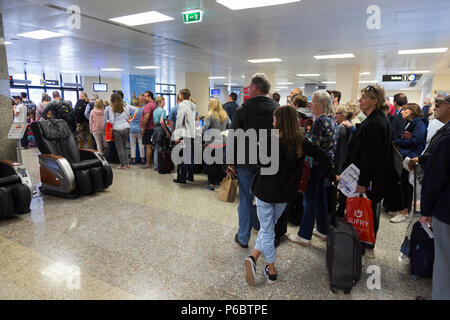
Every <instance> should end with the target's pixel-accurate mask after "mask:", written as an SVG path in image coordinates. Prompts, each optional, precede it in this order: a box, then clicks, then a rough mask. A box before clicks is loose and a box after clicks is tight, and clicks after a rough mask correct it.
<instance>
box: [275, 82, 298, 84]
mask: <svg viewBox="0 0 450 320" xmlns="http://www.w3.org/2000/svg"><path fill="white" fill-rule="evenodd" d="M278 84H280V85H286V84H294V82H278Z"/></svg>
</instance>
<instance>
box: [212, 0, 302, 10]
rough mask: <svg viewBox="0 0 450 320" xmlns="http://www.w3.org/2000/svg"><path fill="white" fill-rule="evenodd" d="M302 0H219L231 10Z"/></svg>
mask: <svg viewBox="0 0 450 320" xmlns="http://www.w3.org/2000/svg"><path fill="white" fill-rule="evenodd" d="M300 1H301V0H245V1H242V0H217V2H218V3H220V4H221V5H224V6H225V7H227V8H229V9H231V10H242V9H249V8H258V7H268V6H276V5H280V4H286V3H292V2H300Z"/></svg>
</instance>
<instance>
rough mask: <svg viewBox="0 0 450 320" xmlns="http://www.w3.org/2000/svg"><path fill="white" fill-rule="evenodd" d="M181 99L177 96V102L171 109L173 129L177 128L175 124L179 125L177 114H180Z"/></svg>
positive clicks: (170, 123)
mask: <svg viewBox="0 0 450 320" xmlns="http://www.w3.org/2000/svg"><path fill="white" fill-rule="evenodd" d="M179 103H180V100H178V96H177V104H176V105H175V106H174V107H172V108H171V109H170V113H169V126H170V127H171V128H172V131H173V130H175V126H176V125H177V114H178V104H179Z"/></svg>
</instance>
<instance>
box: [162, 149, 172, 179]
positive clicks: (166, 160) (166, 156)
mask: <svg viewBox="0 0 450 320" xmlns="http://www.w3.org/2000/svg"><path fill="white" fill-rule="evenodd" d="M171 153H172V152H171V151H170V150H165V151H160V152H158V173H159V174H168V173H172V171H173V170H174V168H175V166H174V164H173V162H172V157H171Z"/></svg>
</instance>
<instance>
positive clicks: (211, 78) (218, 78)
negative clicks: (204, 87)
mask: <svg viewBox="0 0 450 320" xmlns="http://www.w3.org/2000/svg"><path fill="white" fill-rule="evenodd" d="M226 78H227V77H209V79H210V80H220V79H226Z"/></svg>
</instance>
